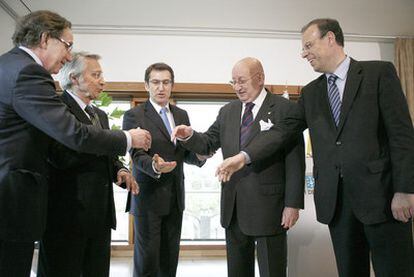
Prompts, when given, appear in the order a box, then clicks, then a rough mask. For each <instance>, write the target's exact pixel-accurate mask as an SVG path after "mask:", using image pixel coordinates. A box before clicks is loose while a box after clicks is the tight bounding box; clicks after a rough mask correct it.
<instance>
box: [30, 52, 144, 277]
mask: <svg viewBox="0 0 414 277" xmlns="http://www.w3.org/2000/svg"><path fill="white" fill-rule="evenodd" d="M72 56H73V58H72V61H70V62H68V63H66V64H65V66H64V67H63V68H62V69H61V71H60V73H59V82H60V85H61V87H62V88H63V89H64V91H63V94H62V95H61V100H62V102H63V103H65V104H66V105H67V106H68V108H69V111H70V112H71V113H72V114H73V115H74V116H75V117H76V119H77V120H79V122H82V123H84V124H90V125H95V126H97V127H98V128H103V129H109V124H108V117H107V115H106V113H105V112H104V111H102V110H100V109H99V108H97V107H96V106H93V105H91V104H92V103H91V101H92V100H95V99H97V98H98V96H99V94H100V93H101V92H102V90H103V88H104V85H105V81H104V78H103V74H102V69H101V66H100V64H99V62H98V60H99V59H100V57H99V56H98V55H95V54H88V53H85V52H79V53H73V55H72ZM48 161H49V165H50V175H49V203H48V216H47V223H46V231H45V234H44V236H43V238H42V240H41V243H40V252H39V266H38V272H37V276H48V277H51V276H62V273H64V276H74V277H75V276H77V277H78V276H101V277H104V276H109V260H110V246H111V228H113V229H115V227H116V216H115V205H114V197H113V189H112V182H116V184H117V185H121V184H124V185H125V186H126V187H127V188H128V190H132V193H133V194H137V193H138V187H137V183H136V181H135V179H134V177H133V176H132V175H131V173H130V172H129V171H128V170H127V169H126V168H125V167H124V166H123V165H122V163H121V162H120V161H119V160H118V158H117V157H116V156H109V155H108V156H102V155H94V154H80V153H78V152H75V151H73V150H71V149H69V148H67V147H65V146H64V145H62V144H60V143H58V142H55V143H54V144H52V146H51V150H50V155H49V160H48ZM68 257H71V258H70V259H68Z"/></svg>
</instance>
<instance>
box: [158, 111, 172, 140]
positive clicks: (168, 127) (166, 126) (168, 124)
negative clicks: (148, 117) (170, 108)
mask: <svg viewBox="0 0 414 277" xmlns="http://www.w3.org/2000/svg"><path fill="white" fill-rule="evenodd" d="M160 114H161V118H162V121H163V122H164V125H165V128H167V131H168V134H170V135H171V125H170V121H169V120H168V116H167V108H166V107H163V108H161V110H160Z"/></svg>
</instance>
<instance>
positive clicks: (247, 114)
mask: <svg viewBox="0 0 414 277" xmlns="http://www.w3.org/2000/svg"><path fill="white" fill-rule="evenodd" d="M253 107H254V103H246V106H245V107H244V113H243V117H242V123H241V126H240V149H243V148H244V147H246V143H247V139H248V137H249V134H250V129H251V128H250V127H251V126H252V124H253V113H252V109H253Z"/></svg>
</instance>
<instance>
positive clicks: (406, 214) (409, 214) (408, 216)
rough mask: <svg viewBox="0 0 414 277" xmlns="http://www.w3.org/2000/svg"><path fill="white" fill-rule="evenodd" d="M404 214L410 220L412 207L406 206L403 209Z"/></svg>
mask: <svg viewBox="0 0 414 277" xmlns="http://www.w3.org/2000/svg"><path fill="white" fill-rule="evenodd" d="M403 214H404V218H405V219H406V220H407V221H408V220H409V219H410V217H411V213H410V209H409V208H404V209H403Z"/></svg>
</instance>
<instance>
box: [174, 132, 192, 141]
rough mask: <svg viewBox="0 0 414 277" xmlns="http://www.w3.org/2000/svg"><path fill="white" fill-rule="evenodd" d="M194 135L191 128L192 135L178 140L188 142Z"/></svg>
mask: <svg viewBox="0 0 414 277" xmlns="http://www.w3.org/2000/svg"><path fill="white" fill-rule="evenodd" d="M193 135H194V130H191V135H189V136H188V137H186V138H183V139H182V138H177V140H179V141H182V142H186V141H187V140H189V139H190V138H191V137H192V136H193Z"/></svg>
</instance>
